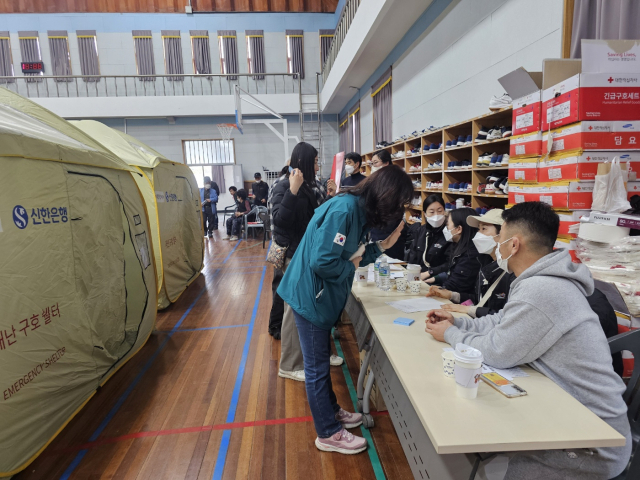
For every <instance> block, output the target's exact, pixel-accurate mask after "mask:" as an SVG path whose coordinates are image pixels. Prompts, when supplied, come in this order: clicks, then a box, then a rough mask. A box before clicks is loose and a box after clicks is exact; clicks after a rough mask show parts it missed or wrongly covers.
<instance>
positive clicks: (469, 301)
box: [427, 208, 515, 318]
mask: <svg viewBox="0 0 640 480" xmlns="http://www.w3.org/2000/svg"><path fill="white" fill-rule="evenodd" d="M502 212H503V210H501V209H499V208H496V209H493V210H489V211H488V212H487V213H485V214H484V215H482V216H475V215H473V216H469V217H467V224H468V225H469V226H470V227H473V228H477V229H478V233H476V235H475V237H473V243H474V245H475V246H476V248H477V249H478V253H480V254H482V255H480V256H479V257H478V261H480V262H481V264H482V267H481V268H480V272H479V273H478V278H477V280H476V288H475V290H474V292H473V293H461V292H452V291H450V290H445V289H443V288H439V287H437V286H432V287H431V288H430V289H429V293H427V296H429V297H440V298H445V299H447V300H451V301H452V302H453V303H452V304H448V305H444V306H443V307H442V308H443V309H445V310H448V311H450V312H460V313H466V314H468V315H469V316H471V317H474V318H475V317H482V316H484V315H489V314H491V313H496V312H498V311H499V310H501V309H502V308H503V307H504V305H505V303H507V299H508V297H509V288H510V287H511V282H512V281H513V280H514V279H515V277H514V275H513V274H512V273H506V272H505V271H504V270H502V269H501V268H500V267H499V266H498V263H497V262H496V254H495V249H496V245H497V244H498V243H497V238H498V235H499V234H500V229H501V227H502V223H503V220H502Z"/></svg>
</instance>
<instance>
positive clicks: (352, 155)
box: [344, 152, 362, 166]
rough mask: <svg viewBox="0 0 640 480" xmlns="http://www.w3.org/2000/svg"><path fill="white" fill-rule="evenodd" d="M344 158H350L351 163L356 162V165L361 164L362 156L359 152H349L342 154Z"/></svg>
mask: <svg viewBox="0 0 640 480" xmlns="http://www.w3.org/2000/svg"><path fill="white" fill-rule="evenodd" d="M344 159H345V160H351V161H352V162H353V163H357V164H358V165H360V166H362V157H361V156H360V154H359V153H356V152H349V153H347V154H346V155H345V156H344Z"/></svg>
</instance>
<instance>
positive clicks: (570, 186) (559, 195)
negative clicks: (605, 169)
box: [509, 182, 593, 210]
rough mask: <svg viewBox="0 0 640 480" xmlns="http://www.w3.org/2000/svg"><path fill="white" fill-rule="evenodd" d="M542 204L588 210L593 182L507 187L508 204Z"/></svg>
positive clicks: (591, 200)
mask: <svg viewBox="0 0 640 480" xmlns="http://www.w3.org/2000/svg"><path fill="white" fill-rule="evenodd" d="M523 202H542V203H546V204H548V205H550V206H551V207H554V208H560V209H568V210H590V209H591V204H592V203H593V182H586V183H580V182H558V183H546V184H545V183H539V184H535V185H509V203H510V204H516V203H523Z"/></svg>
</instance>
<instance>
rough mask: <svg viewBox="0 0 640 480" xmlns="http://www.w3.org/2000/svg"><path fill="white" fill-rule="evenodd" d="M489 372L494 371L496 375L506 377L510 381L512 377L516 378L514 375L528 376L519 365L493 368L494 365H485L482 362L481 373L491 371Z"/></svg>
mask: <svg viewBox="0 0 640 480" xmlns="http://www.w3.org/2000/svg"><path fill="white" fill-rule="evenodd" d="M491 372H495V373H497V374H498V375H502V376H503V377H504V378H506V379H507V380H509V381H510V382H512V381H513V379H514V378H516V377H528V376H529V374H528V373H525V371H524V370H522V369H521V368H520V367H513V368H495V367H490V366H489V365H485V364H484V363H483V364H482V373H491Z"/></svg>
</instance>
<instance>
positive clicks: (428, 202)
mask: <svg viewBox="0 0 640 480" xmlns="http://www.w3.org/2000/svg"><path fill="white" fill-rule="evenodd" d="M436 202H438V203H439V204H440V205H442V208H444V207H445V204H444V200H443V199H442V196H441V195H438V194H436V193H434V194H433V195H429V196H428V197H427V198H425V199H424V202H423V203H422V211H423V212H426V211H427V208H429V205H431V204H432V203H436Z"/></svg>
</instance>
